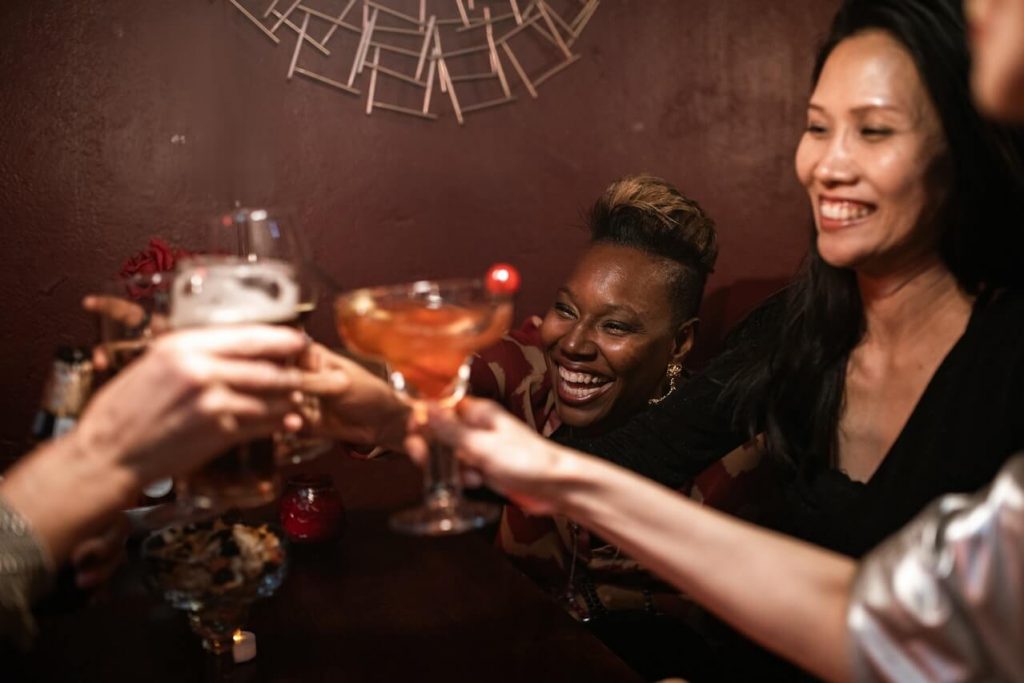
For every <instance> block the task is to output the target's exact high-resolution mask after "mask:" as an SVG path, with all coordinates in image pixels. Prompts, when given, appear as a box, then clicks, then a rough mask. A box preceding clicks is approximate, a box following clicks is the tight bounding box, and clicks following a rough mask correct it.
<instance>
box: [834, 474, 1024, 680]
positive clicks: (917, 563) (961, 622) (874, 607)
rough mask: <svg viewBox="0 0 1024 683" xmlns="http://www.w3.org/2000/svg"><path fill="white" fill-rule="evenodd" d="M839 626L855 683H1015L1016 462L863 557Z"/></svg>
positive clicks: (1020, 577) (1021, 600) (1018, 584)
mask: <svg viewBox="0 0 1024 683" xmlns="http://www.w3.org/2000/svg"><path fill="white" fill-rule="evenodd" d="M847 623H848V626H849V630H850V639H851V648H852V661H853V666H854V671H853V674H854V680H857V681H908V682H912V681H1024V456H1021V455H1018V456H1016V457H1015V458H1014V459H1013V460H1011V461H1010V462H1009V463H1008V464H1007V465H1006V466H1005V467H1004V468H1003V470H1002V471H1001V472H1000V473H999V475H998V476H997V477H996V479H995V481H993V482H992V484H991V485H990V486H989V487H988V488H987V489H984V490H982V491H981V492H979V493H977V494H975V495H973V496H966V495H948V496H944V497H943V498H940V499H939V500H938V501H936V502H934V503H932V504H931V505H930V506H929V507H928V508H927V509H926V510H925V511H924V512H922V513H921V514H920V515H919V516H918V517H917V518H916V519H915V520H914V521H913V522H911V523H910V524H909V525H907V526H906V527H904V528H903V529H902V530H900V531H899V532H898V533H897V534H895V535H894V536H892V537H891V538H889V539H888V540H886V541H885V542H884V543H883V544H882V545H880V546H879V547H878V548H876V549H875V550H874V551H872V552H871V554H870V555H868V556H867V558H865V560H864V561H863V562H862V563H861V565H860V568H859V570H858V573H857V576H856V578H855V580H854V586H853V591H852V594H851V597H850V605H849V609H848V612H847Z"/></svg>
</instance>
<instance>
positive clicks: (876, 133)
mask: <svg viewBox="0 0 1024 683" xmlns="http://www.w3.org/2000/svg"><path fill="white" fill-rule="evenodd" d="M860 134H861V135H863V136H864V137H866V138H873V139H876V140H877V139H880V138H885V137H889V136H890V135H892V129H891V128H882V127H877V128H875V127H871V126H867V127H864V128H861V129H860Z"/></svg>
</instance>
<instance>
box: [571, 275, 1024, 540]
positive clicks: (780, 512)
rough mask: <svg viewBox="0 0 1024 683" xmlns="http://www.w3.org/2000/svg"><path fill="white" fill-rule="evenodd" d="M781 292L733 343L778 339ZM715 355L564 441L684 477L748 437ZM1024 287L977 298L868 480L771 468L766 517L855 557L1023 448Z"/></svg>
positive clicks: (671, 477) (655, 472)
mask: <svg viewBox="0 0 1024 683" xmlns="http://www.w3.org/2000/svg"><path fill="white" fill-rule="evenodd" d="M780 303H781V302H780V300H779V299H778V298H777V299H775V300H773V301H770V302H768V303H766V304H765V305H763V306H762V307H761V308H760V309H759V310H758V311H756V312H755V313H753V314H751V316H750V317H748V319H747V320H746V321H744V322H743V323H742V324H741V325H740V327H739V328H737V331H736V332H735V333H734V334H733V335H732V337H731V340H730V342H729V343H730V345H731V348H732V351H733V352H734V353H732V354H726V355H725V356H723V358H725V359H728V358H736V357H737V354H736V353H735V352H736V351H737V350H739V351H741V352H746V351H749V352H750V353H759V351H760V349H759V348H758V347H759V346H763V345H765V344H768V343H771V341H770V340H771V339H773V338H774V332H775V330H774V329H773V325H775V324H777V322H776V321H778V320H779V319H780V317H781V316H779V315H778V306H779V305H780ZM729 364H730V361H729V360H722V361H716V362H714V363H712V365H711V366H710V367H709V368H708V370H707V371H705V372H704V373H702V374H700V375H698V376H695V377H694V378H693V379H692V380H690V381H689V382H688V383H687V384H686V385H685V386H684V387H683V388H682V390H681V391H678V392H676V393H675V394H673V395H671V396H670V397H668V398H667V399H666V400H665V401H663V402H662V403H661V404H659V405H657V406H655V407H652V408H651V409H650V410H647V411H646V412H644V413H642V414H640V415H638V416H637V417H635V418H634V419H633V420H631V421H630V422H629V423H627V424H626V425H624V426H623V427H621V428H620V429H618V430H615V431H614V432H610V433H608V434H605V435H602V436H600V437H595V438H591V439H581V438H574V437H572V436H571V435H570V434H562V433H559V434H557V435H556V438H557V440H558V441H560V442H561V443H565V444H566V445H569V446H572V447H574V448H578V449H580V450H584V451H588V452H590V453H594V454H595V455H598V456H600V457H603V458H605V459H607V460H610V461H611V462H614V463H617V464H619V465H621V466H623V467H626V468H628V469H631V470H634V471H636V472H638V473H640V474H642V475H644V476H646V477H649V478H651V479H654V480H656V481H659V482H661V483H663V484H667V485H669V486H673V487H676V486H679V485H681V484H682V483H684V482H686V481H687V480H689V479H690V478H692V477H693V476H694V475H695V474H697V473H698V472H700V471H701V470H702V469H704V468H705V467H707V466H708V465H709V464H710V463H712V462H714V461H715V460H717V459H718V458H721V457H722V456H724V455H725V454H726V453H728V452H730V451H732V450H733V449H734V448H736V447H737V446H739V445H741V444H742V443H744V442H745V441H746V440H747V435H746V434H745V433H744V432H743V431H741V430H738V429H737V428H736V427H735V426H734V425H733V420H732V413H733V406H730V405H728V404H727V403H726V402H725V401H724V400H722V389H723V386H724V382H725V380H726V379H727V378H728V377H730V376H731V374H732V372H733V371H734V368H730V367H729ZM1022 415H1024V293H1021V292H1003V293H1001V294H1000V295H998V296H995V297H992V298H991V300H988V301H984V302H982V300H981V299H979V303H977V304H976V305H975V307H974V311H973V313H972V315H971V319H970V322H969V323H968V326H967V329H966V330H965V331H964V334H963V335H962V336H961V337H960V339H959V340H958V341H957V343H956V344H955V345H954V346H953V348H952V349H951V350H950V352H949V353H948V354H947V356H946V357H945V358H944V359H943V361H942V363H941V364H940V365H939V367H938V369H937V370H936V372H935V374H934V375H933V376H932V379H931V381H930V382H929V383H928V386H927V387H926V388H925V391H924V393H923V394H922V395H921V398H920V400H919V401H918V403H917V405H916V406H915V407H914V410H913V412H912V413H911V414H910V417H909V419H908V420H907V423H906V425H904V427H903V430H902V431H901V432H900V434H899V436H898V437H897V438H896V441H895V442H894V443H893V446H892V448H891V450H890V451H889V453H888V454H887V455H886V457H885V459H884V460H883V462H882V463H881V465H879V467H878V470H877V471H876V472H875V473H874V475H873V476H872V477H871V479H870V480H869V481H868V482H867V483H860V482H855V481H852V480H851V479H849V478H848V477H846V476H845V475H844V474H843V473H842V472H840V471H838V470H835V469H818V470H817V471H813V470H808V471H802V472H793V471H792V470H784V469H783V468H781V467H775V468H773V469H774V470H775V473H774V474H775V476H776V477H777V482H778V484H777V486H775V487H774V488H775V490H776V494H777V496H778V499H777V500H775V501H774V502H773V504H772V507H771V510H772V511H771V512H770V513H769V514H767V515H766V518H765V519H764V520H762V521H763V523H764V524H765V525H766V526H769V527H772V528H774V529H777V530H779V531H783V532H785V533H788V534H791V535H793V536H796V537H798V538H802V539H804V540H807V541H810V542H812V543H815V544H818V545H821V546H824V547H826V548H831V549H833V550H836V551H838V552H842V553H845V554H847V555H851V556H854V557H857V556H860V555H863V554H864V553H866V552H867V551H868V550H870V549H871V548H872V547H873V546H875V545H876V544H878V543H879V542H880V541H881V540H882V539H884V538H885V537H886V536H888V535H890V534H891V533H893V532H894V531H896V530H897V529H899V528H900V527H902V526H903V525H904V524H905V523H907V522H908V521H910V519H911V518H912V517H913V516H914V515H915V514H916V513H917V512H918V511H919V510H920V509H921V508H922V507H924V506H925V504H927V503H928V502H930V501H931V500H933V499H934V498H936V497H937V496H939V495H941V494H943V493H950V492H969V491H974V490H976V489H978V488H980V487H981V486H982V485H984V484H986V483H987V482H989V481H990V480H991V479H992V478H993V477H994V476H995V474H996V472H997V471H998V470H999V468H1000V466H1001V465H1002V463H1003V462H1004V461H1006V460H1007V459H1008V457H1009V456H1010V455H1011V454H1013V453H1014V452H1015V451H1017V450H1021V449H1022V448H1024V420H1022V419H1021V416H1022Z"/></svg>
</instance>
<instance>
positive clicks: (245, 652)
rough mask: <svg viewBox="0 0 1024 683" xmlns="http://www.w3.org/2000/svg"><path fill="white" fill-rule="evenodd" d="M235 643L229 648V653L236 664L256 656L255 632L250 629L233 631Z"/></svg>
mask: <svg viewBox="0 0 1024 683" xmlns="http://www.w3.org/2000/svg"><path fill="white" fill-rule="evenodd" d="M234 641H235V644H234V645H233V646H232V648H231V655H232V657H233V658H234V660H235V663H236V664H241V663H242V662H248V661H249V660H250V659H253V658H254V657H255V656H256V634H255V633H253V632H252V631H235V635H234Z"/></svg>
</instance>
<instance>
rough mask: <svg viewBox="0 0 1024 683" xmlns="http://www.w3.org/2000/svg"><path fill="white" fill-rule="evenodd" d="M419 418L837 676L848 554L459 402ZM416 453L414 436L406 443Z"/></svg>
mask: <svg viewBox="0 0 1024 683" xmlns="http://www.w3.org/2000/svg"><path fill="white" fill-rule="evenodd" d="M459 413H460V418H461V420H457V419H454V418H453V417H451V416H446V415H444V414H442V413H439V412H438V413H434V414H433V415H432V416H431V417H432V421H431V427H432V428H433V429H434V431H435V433H436V434H437V436H438V437H439V438H441V439H442V440H444V441H447V442H449V443H451V444H452V445H453V446H455V448H456V449H457V451H458V452H459V455H460V458H461V459H462V461H463V462H464V463H465V464H466V465H467V466H469V467H470V468H473V469H475V470H476V471H477V472H478V473H479V474H480V475H482V478H483V480H484V481H485V482H486V483H488V484H489V485H491V486H492V487H494V488H495V489H497V490H499V491H501V492H502V493H504V494H505V495H507V496H508V497H509V498H511V499H513V500H515V501H516V502H517V503H519V504H520V505H522V506H524V507H526V508H527V509H528V510H531V511H533V512H536V513H539V514H550V513H560V514H565V515H567V516H569V517H571V518H572V519H574V520H576V521H577V522H579V523H581V524H583V525H585V526H587V527H588V528H591V529H593V530H594V531H595V532H597V533H598V534H600V535H601V536H602V537H603V538H605V539H607V540H608V541H610V542H612V543H614V544H616V545H618V546H620V547H621V548H622V549H623V550H625V551H626V552H628V553H629V554H630V555H631V556H632V557H634V558H635V559H637V560H638V561H640V562H641V563H643V564H644V565H645V566H646V567H647V568H649V569H651V570H652V571H654V572H656V573H657V574H659V575H660V576H662V577H663V578H664V579H666V580H668V581H670V582H671V583H673V584H674V585H675V586H676V587H678V588H679V589H681V590H682V591H684V592H686V593H688V594H689V595H691V596H693V598H694V599H695V600H697V601H698V602H700V603H702V604H704V605H705V606H706V607H707V608H708V609H710V610H712V611H713V612H715V613H716V614H718V615H719V616H720V617H722V618H723V619H725V620H726V621H728V622H730V623H731V624H733V625H734V626H735V627H736V628H738V629H739V630H741V631H743V632H744V633H746V634H747V635H748V636H750V637H751V638H753V639H754V640H757V641H758V642H760V643H762V644H763V645H765V646H766V647H768V648H770V649H772V650H774V651H775V652H778V653H779V654H781V655H783V656H784V657H787V658H788V659H791V660H792V661H794V662H796V663H798V664H800V665H801V666H803V667H805V668H806V669H808V670H809V671H811V672H813V673H815V674H816V675H818V676H822V677H824V678H827V679H829V680H847V679H848V678H849V676H850V661H849V654H848V653H847V641H848V635H847V626H846V609H847V601H848V597H847V596H848V594H849V591H850V586H851V583H852V580H853V576H854V572H855V565H854V563H853V562H852V561H850V560H849V559H847V558H845V557H842V556H840V555H836V554H834V553H831V552H828V551H825V550H822V549H819V548H816V547H814V546H811V545H809V544H806V543H801V542H798V541H795V540H793V539H790V538H787V537H785V536H782V535H780V534H776V533H772V532H769V531H765V530H763V529H760V528H758V527H755V526H753V525H750V524H747V523H744V522H740V521H737V520H735V519H733V518H730V517H728V516H726V515H723V514H721V513H717V512H714V511H712V510H709V509H706V508H703V507H701V506H699V505H696V504H694V503H692V502H691V501H689V500H687V499H685V498H683V497H682V496H680V495H679V494H677V493H675V492H674V491H671V490H670V489H667V488H665V487H662V486H660V485H658V484H656V483H653V482H651V481H649V480H647V479H644V478H642V477H640V476H637V475H635V474H633V473H631V472H628V471H626V470H623V469H621V468H619V467H617V466H615V465H612V464H609V463H607V462H604V461H601V460H598V459H596V458H592V457H588V456H585V455H582V454H580V453H577V452H574V451H571V450H568V449H565V448H563V447H560V446H558V445H556V444H553V443H551V442H549V441H546V440H544V439H541V438H539V437H538V436H537V435H536V434H533V433H532V432H530V431H529V430H527V429H526V428H525V427H523V426H522V425H521V424H520V423H519V422H518V421H516V420H515V419H514V418H513V417H511V416H510V415H508V414H506V413H505V412H503V411H502V410H500V409H499V408H498V407H497V406H496V405H494V404H492V403H489V402H484V401H472V400H467V401H465V402H463V404H462V405H461V406H460V410H459ZM408 447H409V450H410V452H411V453H412V454H413V455H414V456H418V455H420V454H422V444H420V443H419V442H417V441H416V440H415V439H413V440H410V442H409V444H408Z"/></svg>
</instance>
